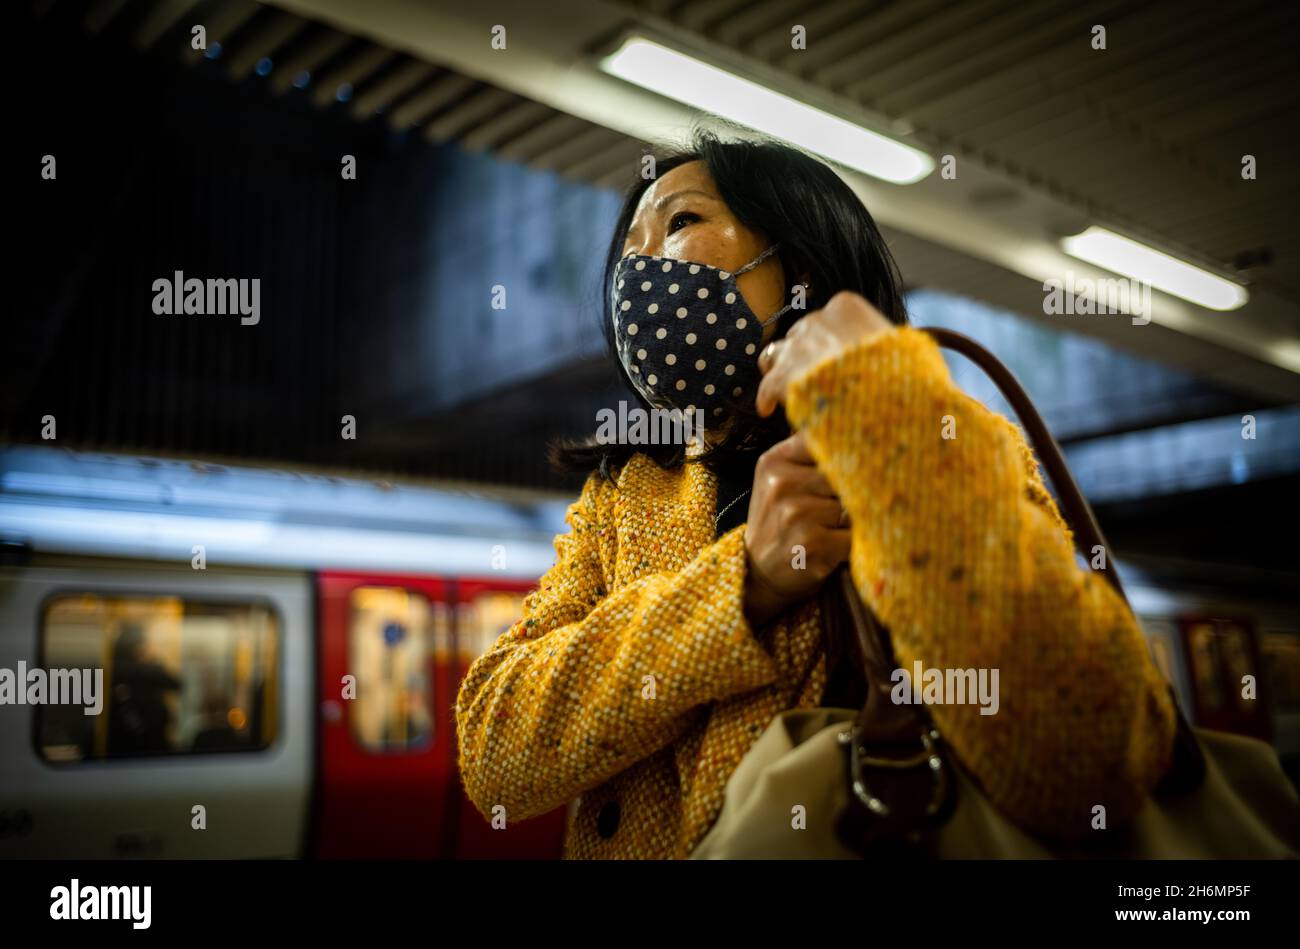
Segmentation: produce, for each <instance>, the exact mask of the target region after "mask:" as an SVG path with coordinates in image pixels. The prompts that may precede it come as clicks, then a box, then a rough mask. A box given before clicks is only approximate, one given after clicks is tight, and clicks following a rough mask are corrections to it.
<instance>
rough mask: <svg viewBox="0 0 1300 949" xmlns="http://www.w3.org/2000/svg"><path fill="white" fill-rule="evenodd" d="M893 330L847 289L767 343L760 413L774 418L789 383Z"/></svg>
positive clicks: (761, 367)
mask: <svg viewBox="0 0 1300 949" xmlns="http://www.w3.org/2000/svg"><path fill="white" fill-rule="evenodd" d="M893 330H894V325H893V324H892V323H890V322H889V320H887V319H885V317H884V316H883V315H881V313H880V311H879V310H877V309H876V308H875V307H874V306H872V305H871V304H870V303H868V302H867V301H866V300H865V299H864V298H863V297H862V295H861V294H857V293H850V292H849V291H847V290H846V291H841V292H840V293H837V294H835V296H833V297H831V299H830V301H829V302H828V303H827V304H826V306H824V307H822V308H821V309H820V310H814V311H813V312H811V313H809V314H808V315H807V316H805V317H804V318H803V319H801V320H799V321H798V322H797V323H795V324H794V326H792V327H790V331H789V332H788V333H786V334H785V336H784V337H782V338H781V339H777V340H773V341H772V342H770V343H768V344H767V346H765V347H763V351H762V352H761V353H759V356H758V368H759V370H761V371H762V373H763V382H762V384H761V385H760V386H759V387H758V397H757V399H756V400H755V402H756V405H757V408H758V414H759V415H762V416H768V415H771V414H772V413H773V412H774V411H775V410H776V407H777V405H778V404H780V403H784V402H785V393H786V390H787V389H788V388H789V386H790V383H792V382H794V381H795V380H796V379H798V378H799V377H800V376H801V375H803V374H804V373H805V372H807V371H808V370H810V369H812V368H813V367H814V366H816V365H817V364H818V363H820V362H822V361H824V360H826V359H830V358H832V357H834V356H838V355H839V354H840V353H842V352H844V351H845V350H846V349H849V348H850V347H852V346H854V345H855V344H857V343H860V342H862V341H863V340H866V339H870V338H871V337H872V336H875V335H876V334H878V333H889V332H893Z"/></svg>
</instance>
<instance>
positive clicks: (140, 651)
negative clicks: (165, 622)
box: [108, 625, 181, 757]
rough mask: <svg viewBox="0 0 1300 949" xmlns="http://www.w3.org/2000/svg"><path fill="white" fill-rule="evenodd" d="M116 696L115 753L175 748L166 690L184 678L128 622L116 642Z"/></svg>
mask: <svg viewBox="0 0 1300 949" xmlns="http://www.w3.org/2000/svg"><path fill="white" fill-rule="evenodd" d="M110 673H111V675H112V681H113V697H112V701H111V704H110V706H109V713H108V714H109V719H108V748H109V754H110V755H111V756H113V757H118V756H123V755H151V754H161V753H165V752H168V751H171V750H172V747H171V742H170V740H169V736H168V732H169V730H170V728H171V724H172V712H171V709H170V708H169V707H168V704H167V699H166V693H168V692H175V691H177V690H179V689H180V687H181V683H180V680H179V679H177V678H176V677H175V676H173V675H172V674H171V673H170V672H168V671H167V669H166V667H165V666H163V664H162V663H161V662H158V661H157V660H156V659H154V658H153V657H152V656H150V655H149V652H148V648H147V645H146V643H145V637H144V631H143V630H141V629H140V627H138V626H133V625H132V626H124V627H123V629H122V632H121V634H120V635H119V636H118V637H117V642H116V643H114V644H113V666H112V669H111V670H110Z"/></svg>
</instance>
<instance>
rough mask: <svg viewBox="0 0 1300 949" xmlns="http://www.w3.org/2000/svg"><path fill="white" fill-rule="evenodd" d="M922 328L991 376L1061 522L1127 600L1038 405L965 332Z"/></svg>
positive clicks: (1106, 547) (1077, 546)
mask: <svg viewBox="0 0 1300 949" xmlns="http://www.w3.org/2000/svg"><path fill="white" fill-rule="evenodd" d="M923 332H926V333H929V334H930V335H931V336H932V337H934V340H935V342H937V343H938V344H939V345H940V346H942V347H944V348H945V349H951V350H953V351H954V352H958V353H961V354H962V355H963V356H965V357H966V358H967V359H969V360H970V361H971V362H973V363H975V365H977V366H979V367H980V368H981V369H983V370H984V372H985V373H986V374H987V375H988V377H989V378H990V379H992V380H993V382H994V384H995V385H996V386H997V387H998V389H999V391H1001V393H1002V395H1003V397H1004V398H1005V399H1006V400H1007V402H1008V403H1010V405H1011V407H1012V408H1013V409H1015V412H1016V416H1017V417H1018V418H1019V419H1020V425H1021V427H1022V428H1023V429H1024V430H1025V434H1026V435H1027V436H1028V438H1029V444H1030V445H1031V446H1032V447H1033V449H1034V454H1035V455H1037V456H1038V460H1039V461H1040V462H1041V463H1042V466H1043V468H1044V470H1045V471H1046V472H1047V476H1048V478H1049V479H1050V480H1051V483H1052V486H1053V487H1054V488H1056V495H1057V499H1058V501H1059V502H1060V506H1061V513H1062V515H1063V516H1064V517H1065V522H1066V523H1067V524H1069V525H1070V530H1071V531H1073V533H1074V545H1075V549H1077V550H1078V551H1079V552H1080V553H1081V554H1083V556H1084V559H1085V560H1088V562H1089V563H1091V560H1090V558H1091V556H1092V555H1093V554H1094V553H1095V551H1096V548H1098V547H1101V548H1102V549H1103V550H1104V551H1105V552H1106V557H1105V563H1106V569H1105V571H1104V573H1105V576H1106V580H1107V581H1108V582H1109V583H1110V585H1111V586H1113V587H1114V588H1115V591H1116V592H1117V593H1119V595H1120V596H1122V597H1124V601H1125V602H1128V597H1127V596H1126V595H1125V593H1124V586H1123V584H1121V583H1120V579H1119V574H1118V572H1116V570H1115V569H1114V568H1115V564H1114V562H1113V561H1112V559H1111V556H1110V545H1108V544H1107V543H1106V538H1105V536H1104V535H1103V534H1102V532H1101V525H1100V524H1098V523H1097V517H1096V515H1094V514H1093V513H1092V507H1091V506H1090V505H1089V504H1088V501H1087V499H1086V498H1084V496H1083V492H1082V491H1080V490H1079V486H1078V484H1076V483H1075V481H1074V476H1073V475H1072V474H1070V468H1069V466H1068V465H1067V464H1066V463H1065V456H1064V455H1062V454H1061V447H1060V446H1059V445H1057V444H1056V439H1055V438H1053V437H1052V433H1051V432H1050V431H1048V429H1047V423H1045V422H1044V421H1043V417H1042V416H1041V415H1039V414H1038V409H1037V407H1036V406H1035V405H1034V402H1033V400H1032V399H1030V398H1029V393H1027V392H1026V391H1025V390H1024V387H1023V386H1021V385H1020V382H1019V381H1018V380H1017V379H1016V377H1015V376H1014V375H1012V374H1011V370H1010V369H1008V368H1007V367H1006V366H1005V365H1003V364H1002V361H1001V360H999V359H998V357H996V356H994V355H993V354H992V353H991V352H989V351H988V350H987V349H985V348H984V347H983V346H981V345H980V344H979V343H977V342H975V340H973V339H971V338H970V337H969V336H963V335H962V334H961V333H956V332H954V331H952V330H949V329H942V328H939V327H933V326H931V327H926V328H925V329H924V330H923Z"/></svg>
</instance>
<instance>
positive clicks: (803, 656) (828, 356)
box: [457, 134, 1175, 858]
mask: <svg viewBox="0 0 1300 949" xmlns="http://www.w3.org/2000/svg"><path fill="white" fill-rule="evenodd" d="M604 280H605V282H604V290H605V293H606V294H607V296H606V300H607V304H606V306H607V309H606V311H605V312H604V313H603V314H602V315H601V316H602V326H603V328H604V331H605V333H606V337H607V339H608V341H609V343H610V358H611V360H612V361H613V363H614V365H616V366H617V367H618V368H619V369H620V371H621V372H622V374H623V378H624V379H625V381H626V382H627V383H628V385H629V388H630V391H632V392H635V393H636V394H637V396H638V397H639V406H640V407H641V408H642V409H649V408H651V407H655V408H678V409H681V410H683V411H684V412H685V411H693V410H700V411H701V412H702V413H703V415H704V419H705V425H706V428H705V433H704V439H703V442H704V444H703V445H700V444H698V443H697V444H695V445H682V444H670V445H663V444H629V443H627V442H626V441H625V442H623V443H618V444H610V443H609V440H608V439H604V438H600V437H596V438H593V439H590V440H588V441H586V442H581V443H572V442H570V443H567V444H563V445H559V446H557V450H556V452H555V459H556V460H557V461H558V462H560V463H561V464H562V465H565V466H567V467H568V468H569V469H570V470H576V471H580V472H583V473H584V474H586V475H587V480H586V484H585V486H584V488H583V489H582V492H581V496H580V497H579V498H578V499H577V501H576V502H575V503H574V504H573V505H571V507H570V508H569V510H568V514H567V523H568V524H569V527H570V530H569V531H568V532H567V533H565V534H563V535H560V536H558V537H556V539H555V548H556V552H557V559H556V563H555V565H554V566H553V567H552V568H551V569H550V570H549V571H548V572H547V573H546V575H545V576H544V577H543V578H542V580H541V582H540V588H539V589H538V590H536V591H535V592H533V593H532V594H530V595H529V597H528V598H527V599H526V600H525V604H524V613H523V616H521V617H520V618H519V621H518V622H517V623H516V624H515V625H514V626H513V627H512V628H511V629H510V630H508V631H507V632H506V633H505V634H504V635H503V636H502V637H501V638H500V639H499V640H498V641H497V642H496V643H495V644H494V646H493V647H492V648H491V649H490V650H489V651H488V652H487V653H486V654H485V655H483V656H482V657H481V658H479V659H478V660H477V661H476V662H475V663H474V665H473V666H472V667H471V669H470V670H469V673H468V675H467V676H466V678H465V680H464V683H463V684H462V687H461V690H460V693H459V696H458V700H457V721H458V727H459V733H460V773H461V774H462V776H463V779H464V782H465V786H466V789H467V792H468V795H469V797H470V799H471V800H472V801H473V802H474V804H475V805H476V806H477V807H478V808H479V810H480V811H482V812H483V813H484V814H485V815H491V814H492V813H493V809H494V808H495V807H497V806H498V805H500V806H503V807H504V808H505V816H506V819H507V820H520V819H524V818H527V817H530V816H533V815H536V814H540V813H543V812H546V811H549V810H551V809H552V808H556V807H560V806H562V805H564V804H565V803H566V802H568V801H570V800H571V799H573V798H575V797H579V796H580V798H581V799H580V803H579V807H578V810H577V815H576V817H575V818H574V819H573V821H572V822H571V825H570V827H569V832H568V839H567V842H566V847H565V853H566V856H569V857H589V858H602V857H685V856H688V855H689V854H690V852H691V851H692V850H693V849H694V847H695V845H696V844H697V843H698V842H699V840H700V839H701V838H702V837H703V835H704V834H705V833H706V832H707V831H708V829H709V827H710V826H711V824H712V823H713V822H714V820H715V819H716V817H717V814H718V812H719V810H720V808H721V805H722V801H723V790H724V787H725V785H726V782H727V779H728V778H729V777H730V776H731V774H732V772H733V771H734V769H735V768H736V765H737V763H738V762H739V761H740V760H741V758H742V757H743V756H744V754H745V752H746V751H747V750H748V749H749V747H750V746H751V745H752V744H753V742H754V741H755V740H756V739H757V738H758V736H759V735H760V734H761V733H762V732H763V730H764V729H765V728H766V727H767V726H768V724H769V722H770V721H771V720H772V718H773V717H774V716H775V715H776V714H777V713H779V712H781V711H783V710H786V709H790V708H796V707H808V706H816V705H820V704H826V705H840V706H845V705H849V704H851V703H852V704H860V700H861V697H862V695H861V691H860V683H855V682H854V680H853V677H852V675H843V671H844V670H843V669H827V668H826V648H825V642H824V633H823V629H822V625H821V616H820V607H819V604H818V598H817V597H816V596H815V594H816V593H817V592H818V588H819V587H820V586H821V584H822V583H823V581H824V580H825V578H826V577H827V576H828V575H829V574H830V573H831V572H832V571H833V570H834V569H835V567H836V566H837V565H838V564H840V563H842V562H844V561H846V560H848V561H849V562H850V565H851V569H852V576H853V579H854V582H855V585H856V586H857V588H858V591H859V593H860V594H861V596H862V598H863V600H864V601H865V602H866V603H867V604H868V605H869V606H870V607H871V608H872V609H873V610H874V611H875V613H876V615H877V616H879V617H880V618H881V619H882V620H883V621H884V623H885V625H886V626H887V627H888V628H889V630H890V632H891V635H892V642H893V648H894V651H895V658H896V660H897V662H898V664H899V665H900V666H901V667H902V668H904V669H906V670H909V671H910V670H911V669H912V668H913V663H914V662H917V661H919V662H921V663H922V665H923V667H924V668H926V669H938V670H946V669H998V670H1000V682H1001V689H1000V691H1001V696H1000V705H999V706H998V708H997V711H996V714H982V712H984V711H985V710H986V709H983V708H981V707H980V706H979V705H977V704H951V705H935V706H934V707H933V708H932V710H931V714H932V716H933V718H934V720H935V722H936V723H937V724H938V726H939V727H940V728H941V730H942V732H943V734H944V736H945V738H946V740H947V741H948V742H949V744H950V745H951V747H952V748H953V749H954V751H955V753H956V754H957V755H958V756H959V757H960V758H961V759H962V760H963V762H964V763H965V764H966V765H967V766H968V768H969V770H970V771H971V772H973V773H974V774H975V775H976V776H977V777H978V779H979V780H980V781H981V782H982V783H983V785H984V787H985V790H986V791H987V793H988V795H989V797H990V798H991V799H992V800H993V801H994V803H995V804H997V805H999V806H1000V807H1001V808H1002V809H1003V811H1004V812H1005V813H1006V814H1008V815H1009V816H1010V817H1011V818H1012V819H1013V820H1015V821H1017V822H1019V823H1020V824H1021V825H1022V826H1024V827H1026V828H1029V829H1030V830H1033V831H1036V832H1039V833H1042V834H1046V835H1050V836H1056V837H1061V838H1070V837H1078V836H1082V835H1084V834H1086V833H1088V832H1089V829H1090V826H1091V825H1090V821H1091V820H1092V819H1093V817H1094V815H1095V813H1096V812H1095V811H1094V808H1095V807H1096V806H1098V805H1102V806H1105V808H1106V809H1107V813H1108V817H1109V819H1110V820H1111V821H1112V822H1119V821H1122V820H1124V819H1125V818H1126V817H1128V816H1130V815H1132V814H1133V813H1134V812H1135V811H1136V810H1137V808H1138V807H1139V806H1140V804H1141V803H1142V801H1143V799H1144V796H1145V795H1146V794H1147V793H1148V791H1149V790H1150V789H1151V788H1152V787H1153V786H1154V784H1155V783H1156V782H1157V780H1158V779H1159V778H1160V776H1161V775H1162V773H1163V772H1164V771H1165V769H1166V766H1167V763H1168V761H1169V759H1170V756H1171V751H1172V744H1173V736H1174V729H1175V717H1174V709H1173V705H1172V702H1171V698H1170V695H1169V691H1168V688H1167V686H1166V684H1165V682H1164V681H1163V680H1162V678H1161V676H1160V674H1159V672H1158V671H1157V669H1156V667H1155V665H1154V663H1153V662H1152V661H1151V659H1150V656H1149V654H1148V651H1147V647H1146V643H1145V640H1144V637H1143V635H1142V633H1141V631H1140V630H1139V627H1138V625H1137V622H1136V621H1135V619H1134V617H1133V616H1132V614H1131V613H1130V611H1129V610H1128V608H1127V607H1126V605H1125V604H1124V602H1123V601H1122V599H1121V598H1120V597H1119V596H1118V595H1117V594H1116V592H1115V591H1114V590H1113V589H1112V588H1111V587H1110V585H1109V584H1108V583H1106V582H1105V581H1104V580H1102V579H1099V578H1097V577H1096V576H1095V575H1094V574H1092V573H1091V572H1090V571H1087V570H1084V569H1082V568H1081V567H1080V566H1079V565H1078V564H1077V563H1076V561H1075V555H1074V551H1073V549H1072V547H1071V543H1070V538H1069V534H1068V530H1067V528H1066V526H1065V525H1064V523H1063V522H1062V520H1061V518H1060V516H1059V514H1058V512H1057V510H1056V506H1055V504H1054V502H1053V501H1052V499H1051V497H1050V495H1049V494H1048V493H1047V491H1046V489H1045V488H1044V485H1043V482H1042V481H1041V479H1040V475H1039V473H1038V468H1037V464H1036V462H1035V460H1034V459H1033V457H1032V455H1031V453H1030V451H1029V449H1028V448H1027V447H1026V444H1025V441H1024V439H1023V437H1022V436H1021V434H1020V432H1019V430H1018V429H1017V428H1016V427H1015V426H1014V425H1013V424H1012V423H1010V422H1009V421H1007V420H1006V419H1004V418H1002V417H1001V416H997V415H994V414H993V413H991V412H989V411H988V410H987V409H985V408H984V407H983V406H981V405H979V404H978V403H976V402H975V401H974V400H972V399H971V398H969V397H968V396H966V395H965V394H964V393H962V392H961V391H960V390H959V389H958V388H957V387H956V386H955V385H954V384H953V382H952V379H951V378H950V376H949V373H948V370H947V368H946V366H945V363H944V360H943V358H942V356H941V355H940V352H939V349H938V348H937V346H936V344H935V343H934V341H933V340H932V339H931V337H929V336H928V335H927V334H924V333H922V332H920V331H918V330H915V329H912V328H910V327H908V326H907V325H906V323H907V320H906V314H905V311H904V303H903V294H902V288H901V279H900V277H899V275H898V273H897V271H896V268H895V265H894V263H893V261H892V259H891V256H890V254H889V251H888V249H887V248H886V246H885V243H884V240H883V239H882V238H881V235H880V233H879V231H878V230H877V227H876V224H875V222H874V221H873V219H872V217H871V215H870V214H869V213H868V212H867V210H866V208H865V207H864V206H863V205H862V203H861V201H860V200H859V199H858V198H857V196H856V195H854V193H853V192H852V191H851V190H850V189H849V188H848V186H847V185H846V184H845V183H844V182H843V181H842V180H841V179H840V178H839V177H838V176H837V175H836V174H835V173H834V172H833V171H832V170H831V169H830V168H828V167H827V166H826V165H824V164H823V163H821V162H820V161H818V160H816V159H814V158H812V157H810V156H808V155H806V154H803V153H801V152H799V151H797V150H795V149H792V148H790V147H788V146H786V145H784V144H779V143H774V142H764V141H757V140H752V139H751V140H748V141H737V142H724V141H720V140H718V139H717V138H715V137H712V136H709V135H707V134H706V135H699V136H697V137H696V140H695V142H694V143H693V146H692V147H691V149H690V150H688V151H685V152H679V153H674V154H670V155H668V156H666V157H663V158H661V159H660V160H659V161H658V163H657V169H656V176H655V177H653V178H651V179H649V180H641V179H638V180H637V181H636V182H635V183H634V184H633V185H632V186H631V188H630V189H629V191H628V193H627V196H626V201H625V203H624V206H623V209H622V212H621V214H620V216H619V218H618V221H617V225H616V227H615V230H614V234H613V238H612V241H611V244H610V247H609V252H608V255H607V257H606V263H605V276H604ZM629 431H631V429H629ZM794 803H798V802H794ZM805 803H806V802H805Z"/></svg>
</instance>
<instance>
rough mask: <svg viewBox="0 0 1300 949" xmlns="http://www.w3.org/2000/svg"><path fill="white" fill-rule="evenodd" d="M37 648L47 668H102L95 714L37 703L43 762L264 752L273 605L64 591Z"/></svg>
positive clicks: (271, 712) (275, 634) (271, 692)
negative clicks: (99, 695)
mask: <svg viewBox="0 0 1300 949" xmlns="http://www.w3.org/2000/svg"><path fill="white" fill-rule="evenodd" d="M41 647H42V653H43V656H44V666H45V668H47V669H49V670H51V672H53V671H54V670H84V669H89V670H92V675H93V674H94V672H95V671H100V672H102V677H103V678H102V693H101V701H100V703H99V704H100V711H99V714H97V715H87V714H86V713H85V706H84V705H72V704H63V705H56V704H50V705H41V706H39V707H38V709H37V741H38V746H39V748H40V751H41V754H42V755H43V756H44V757H45V759H46V760H47V761H58V762H72V761H93V760H103V759H108V758H130V757H140V756H150V755H175V754H204V753H207V752H219V751H257V750H260V749H263V748H266V747H268V746H269V745H270V744H271V742H272V740H273V739H274V737H275V733H276V722H277V718H278V715H277V707H276V703H277V701H278V695H277V693H278V673H277V670H278V667H279V662H278V656H279V650H280V637H279V625H278V622H277V620H276V616H275V613H274V611H273V610H272V609H271V608H270V607H269V606H267V605H265V604H259V603H207V602H199V601H193V600H187V599H184V598H181V597H176V596H119V595H112V594H96V593H75V594H60V595H57V596H55V597H53V598H51V599H50V600H49V601H47V603H46V605H45V610H44V615H43V617H42V624H41ZM51 678H53V676H51Z"/></svg>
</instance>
